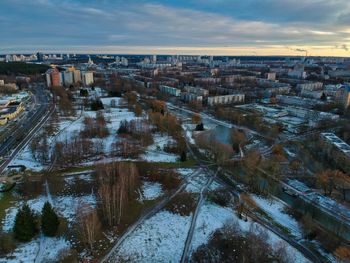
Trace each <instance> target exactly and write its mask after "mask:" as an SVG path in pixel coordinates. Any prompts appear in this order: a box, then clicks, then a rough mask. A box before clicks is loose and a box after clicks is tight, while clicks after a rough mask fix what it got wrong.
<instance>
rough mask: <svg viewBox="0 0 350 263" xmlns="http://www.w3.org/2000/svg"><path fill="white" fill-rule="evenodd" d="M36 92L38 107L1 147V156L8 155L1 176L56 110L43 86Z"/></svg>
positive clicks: (1, 167) (30, 112) (1, 166)
mask: <svg viewBox="0 0 350 263" xmlns="http://www.w3.org/2000/svg"><path fill="white" fill-rule="evenodd" d="M34 90H35V97H36V101H37V103H38V104H37V106H36V107H35V109H34V110H33V111H29V112H28V115H27V116H26V118H25V120H21V122H20V123H19V124H18V126H17V127H16V129H15V130H13V131H12V133H11V135H9V137H8V138H6V139H5V140H4V141H3V142H2V143H1V145H0V156H5V155H7V156H6V157H4V159H3V162H2V163H1V165H0V174H1V173H2V172H3V171H4V170H5V168H6V167H7V166H8V164H9V163H10V162H11V161H12V160H13V159H14V158H15V157H16V156H17V154H18V153H19V152H20V151H21V150H22V149H23V148H24V147H25V146H26V145H27V144H28V143H29V142H30V140H31V139H32V138H33V136H34V135H35V134H36V133H37V132H38V131H39V130H40V129H41V128H42V127H43V125H44V124H45V123H46V121H47V120H48V119H49V117H50V116H51V114H52V113H53V111H54V109H55V108H54V105H52V104H50V102H49V98H48V94H47V93H46V91H45V90H44V86H43V85H40V84H39V85H37V86H36V87H35V88H34Z"/></svg>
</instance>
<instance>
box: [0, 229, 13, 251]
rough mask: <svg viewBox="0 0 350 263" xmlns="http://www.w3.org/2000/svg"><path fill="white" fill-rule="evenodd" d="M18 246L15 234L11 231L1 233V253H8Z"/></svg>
mask: <svg viewBox="0 0 350 263" xmlns="http://www.w3.org/2000/svg"><path fill="white" fill-rule="evenodd" d="M15 248H16V245H15V242H14V240H13V236H12V234H10V233H0V255H6V254H8V253H10V252H12V251H13V250H14V249H15Z"/></svg>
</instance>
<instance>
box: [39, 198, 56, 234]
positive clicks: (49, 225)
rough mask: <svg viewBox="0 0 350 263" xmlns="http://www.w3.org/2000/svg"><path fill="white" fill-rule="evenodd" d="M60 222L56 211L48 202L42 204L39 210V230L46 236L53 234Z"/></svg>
mask: <svg viewBox="0 0 350 263" xmlns="http://www.w3.org/2000/svg"><path fill="white" fill-rule="evenodd" d="M59 224H60V222H59V220H58V216H57V214H56V212H55V211H54V210H53V209H52V206H51V204H50V203H49V202H46V203H45V204H44V207H43V209H42V212H41V230H42V231H43V233H44V235H46V236H50V237H52V236H55V235H56V233H57V229H58V226H59Z"/></svg>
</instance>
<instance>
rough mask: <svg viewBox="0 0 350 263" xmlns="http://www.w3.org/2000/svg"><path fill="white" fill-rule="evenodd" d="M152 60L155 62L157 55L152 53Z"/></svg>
mask: <svg viewBox="0 0 350 263" xmlns="http://www.w3.org/2000/svg"><path fill="white" fill-rule="evenodd" d="M152 62H153V63H156V62H157V55H153V58H152Z"/></svg>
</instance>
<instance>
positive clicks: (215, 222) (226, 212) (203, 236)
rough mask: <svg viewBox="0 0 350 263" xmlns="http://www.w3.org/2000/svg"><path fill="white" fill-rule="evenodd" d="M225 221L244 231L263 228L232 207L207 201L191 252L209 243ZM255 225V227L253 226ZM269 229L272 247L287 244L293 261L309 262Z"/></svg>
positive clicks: (201, 210) (299, 262)
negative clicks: (246, 219)
mask: <svg viewBox="0 0 350 263" xmlns="http://www.w3.org/2000/svg"><path fill="white" fill-rule="evenodd" d="M225 223H231V224H237V226H238V227H239V229H241V231H243V232H247V231H249V230H250V229H255V230H259V229H263V230H265V228H264V227H262V226H261V225H257V224H255V223H252V222H251V221H249V220H248V221H247V222H246V221H244V220H242V219H239V218H238V216H237V215H236V214H235V213H234V211H233V210H232V209H231V208H227V207H221V206H218V205H216V204H212V203H209V202H207V203H205V204H204V205H203V206H202V207H201V209H200V211H199V214H198V218H197V223H196V227H195V231H194V235H193V239H192V244H191V252H194V251H195V250H196V249H197V248H198V247H199V246H200V245H203V244H207V243H208V241H209V239H210V237H211V236H212V234H213V233H214V232H215V230H217V229H219V228H221V227H223V226H224V224H225ZM252 226H254V227H252ZM266 231H267V234H268V237H269V239H268V243H269V244H270V245H271V246H272V248H276V247H277V246H278V245H281V244H282V245H285V246H286V247H287V253H288V256H289V257H290V258H291V259H293V261H292V262H295V263H304V262H309V260H307V259H306V258H305V257H304V256H303V255H302V254H301V253H300V252H299V251H297V250H296V249H294V248H293V247H291V246H289V245H288V244H287V243H286V242H285V241H284V240H282V239H281V238H279V237H278V236H276V235H275V234H274V233H272V232H271V231H268V230H266Z"/></svg>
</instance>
